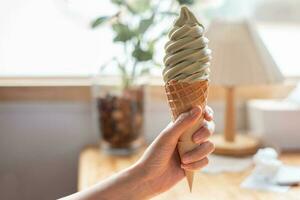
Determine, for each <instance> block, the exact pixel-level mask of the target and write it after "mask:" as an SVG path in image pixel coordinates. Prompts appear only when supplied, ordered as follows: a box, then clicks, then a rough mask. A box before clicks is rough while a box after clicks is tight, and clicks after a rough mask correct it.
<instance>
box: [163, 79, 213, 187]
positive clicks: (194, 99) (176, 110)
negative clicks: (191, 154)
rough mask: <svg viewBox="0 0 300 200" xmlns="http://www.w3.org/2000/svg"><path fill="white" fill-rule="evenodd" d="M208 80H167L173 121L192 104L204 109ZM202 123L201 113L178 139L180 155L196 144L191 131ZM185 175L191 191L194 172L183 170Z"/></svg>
mask: <svg viewBox="0 0 300 200" xmlns="http://www.w3.org/2000/svg"><path fill="white" fill-rule="evenodd" d="M208 85H209V81H208V80H201V81H195V82H192V83H188V82H177V81H174V80H171V81H169V82H168V83H167V84H166V85H165V89H166V94H167V98H168V103H169V106H170V108H171V111H172V115H173V121H174V120H176V118H177V117H178V116H179V115H180V114H181V113H183V112H187V111H189V110H190V109H191V108H192V107H194V106H200V107H201V108H202V110H204V108H205V106H206V102H207V96H208ZM202 123H203V114H202V117H201V118H200V120H199V123H197V124H195V125H194V126H193V127H192V128H191V129H189V130H188V131H187V132H185V133H184V134H183V135H182V136H181V137H180V139H179V142H178V151H179V155H180V156H182V155H183V154H184V153H186V152H188V151H191V150H192V149H194V148H195V147H196V146H197V144H195V143H194V142H193V141H192V135H193V133H194V132H195V131H196V130H197V129H199V128H200V126H201V125H202ZM185 175H186V178H187V181H188V184H189V188H190V191H192V186H193V178H194V172H193V171H187V170H185Z"/></svg>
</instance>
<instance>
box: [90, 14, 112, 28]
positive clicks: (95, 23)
mask: <svg viewBox="0 0 300 200" xmlns="http://www.w3.org/2000/svg"><path fill="white" fill-rule="evenodd" d="M109 18H110V17H108V16H102V17H98V18H97V19H95V20H94V21H93V22H92V23H91V27H92V28H96V27H97V26H100V25H101V24H103V23H104V22H106V21H107V20H108V19H109Z"/></svg>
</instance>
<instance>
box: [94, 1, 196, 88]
mask: <svg viewBox="0 0 300 200" xmlns="http://www.w3.org/2000/svg"><path fill="white" fill-rule="evenodd" d="M166 2H167V3H169V5H170V7H169V8H168V9H164V10H161V9H160V4H161V0H160V1H151V0H111V3H112V4H114V5H115V6H116V7H117V8H118V12H117V13H116V14H114V15H112V16H99V17H98V18H97V19H95V20H94V21H92V22H91V27H92V28H97V27H100V26H103V25H109V26H110V27H111V29H112V30H113V32H114V39H113V41H114V42H116V43H118V44H121V45H123V46H124V48H123V49H124V55H125V57H126V58H128V59H125V60H124V59H121V58H118V57H115V58H113V59H112V62H114V63H115V65H116V66H117V68H118V69H119V72H120V74H121V75H122V80H123V87H125V88H126V87H130V86H131V85H132V84H133V82H134V80H135V79H136V77H138V76H140V75H145V74H148V73H149V72H150V69H151V68H152V67H155V66H159V64H158V62H157V61H155V60H154V47H155V44H156V43H157V42H158V41H159V40H160V39H161V38H162V37H163V36H165V35H166V34H167V33H168V30H162V31H161V32H155V33H156V34H158V36H157V37H156V38H150V37H146V35H147V33H148V31H149V30H151V29H153V30H154V29H155V27H156V26H157V25H159V23H161V22H162V20H164V19H166V18H174V16H176V15H178V14H177V13H178V11H179V7H180V5H182V4H186V5H192V4H193V3H194V0H165V1H164V3H166ZM153 30H152V31H153ZM155 31H156V30H155ZM124 55H123V56H124ZM103 68H105V66H102V67H101V69H103Z"/></svg>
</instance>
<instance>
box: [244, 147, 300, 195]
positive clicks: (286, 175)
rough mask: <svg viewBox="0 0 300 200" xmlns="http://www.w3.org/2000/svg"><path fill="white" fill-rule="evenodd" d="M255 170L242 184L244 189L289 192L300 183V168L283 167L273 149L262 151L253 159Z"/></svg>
mask: <svg viewBox="0 0 300 200" xmlns="http://www.w3.org/2000/svg"><path fill="white" fill-rule="evenodd" d="M253 161H254V163H255V168H254V169H253V171H252V173H251V174H250V175H249V176H248V177H247V178H246V179H245V180H244V181H243V182H242V184H241V187H242V188H248V189H256V190H265V191H272V192H287V191H288V189H289V188H290V185H292V184H296V183H299V182H300V167H293V166H288V165H283V164H282V162H281V161H280V160H278V154H277V152H276V151H275V150H274V149H272V148H265V149H260V150H259V151H258V152H257V153H256V154H255V155H254V157H253Z"/></svg>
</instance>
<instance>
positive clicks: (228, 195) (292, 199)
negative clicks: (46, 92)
mask: <svg viewBox="0 0 300 200" xmlns="http://www.w3.org/2000/svg"><path fill="white" fill-rule="evenodd" d="M141 153H142V152H140V153H138V154H136V155H133V156H129V157H111V156H107V155H104V154H102V153H101V152H100V150H99V148H98V147H97V146H90V147H87V148H85V149H84V150H83V151H82V152H81V154H80V158H79V173H78V190H83V189H86V188H88V187H89V186H91V185H93V184H95V183H97V182H99V181H100V180H102V179H104V178H106V177H108V176H110V175H112V174H114V173H115V172H117V171H120V170H122V169H124V168H126V167H128V166H130V165H131V164H132V163H133V162H134V161H135V160H137V159H138V157H139V156H140V155H141ZM281 160H282V161H283V162H284V163H287V164H292V165H298V166H300V153H287V154H283V155H282V156H281ZM250 171H251V169H248V170H246V171H244V172H241V173H221V174H213V175H212V174H204V173H201V172H200V173H197V174H196V176H195V180H194V186H193V193H189V189H188V186H187V184H186V182H185V181H186V180H185V179H184V180H182V181H181V182H179V183H178V184H177V185H176V186H175V187H174V188H172V189H171V190H169V191H168V192H166V193H164V194H161V195H159V196H157V197H155V198H154V199H155V200H201V199H203V200H235V199H237V200H241V199H242V200H248V199H249V200H265V199H270V200H285V199H286V200H299V198H300V187H299V186H298V187H293V188H292V189H290V190H289V191H288V192H287V193H272V192H259V191H254V190H247V189H241V188H240V187H239V185H240V183H241V182H242V181H243V180H244V179H245V178H246V177H247V175H248V174H249V173H250Z"/></svg>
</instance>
